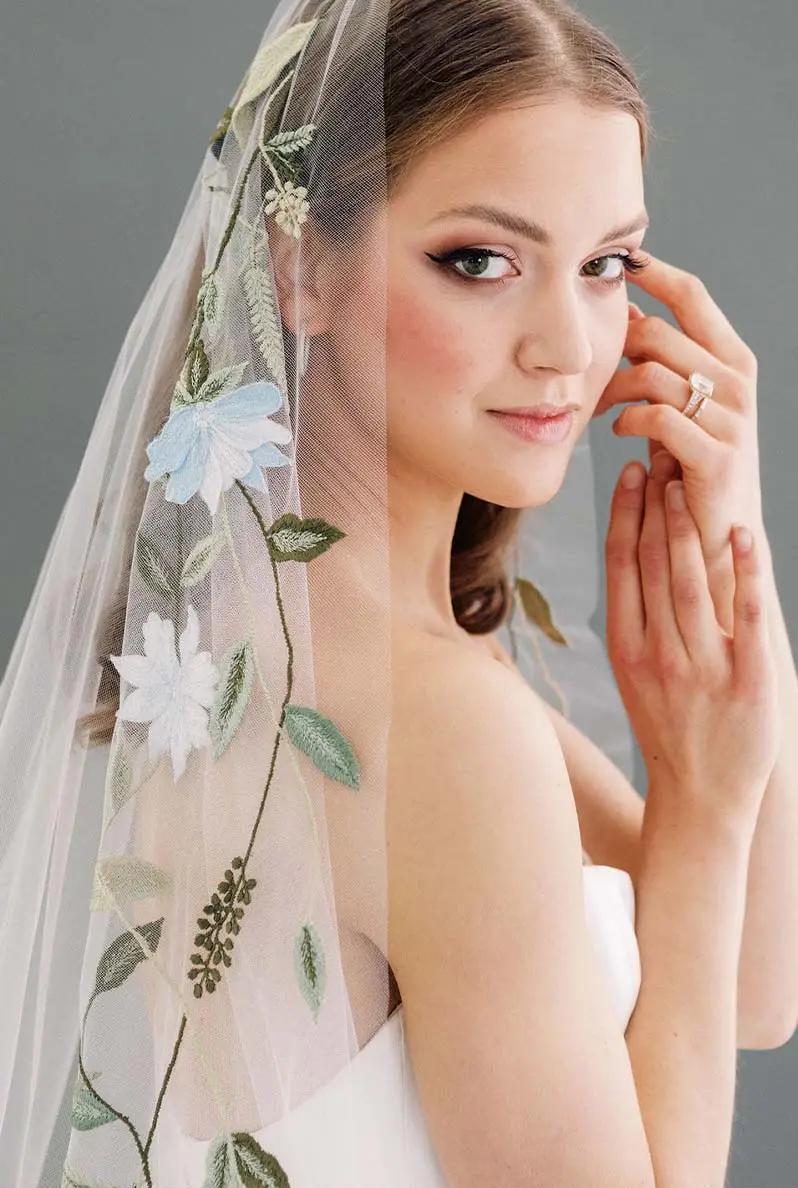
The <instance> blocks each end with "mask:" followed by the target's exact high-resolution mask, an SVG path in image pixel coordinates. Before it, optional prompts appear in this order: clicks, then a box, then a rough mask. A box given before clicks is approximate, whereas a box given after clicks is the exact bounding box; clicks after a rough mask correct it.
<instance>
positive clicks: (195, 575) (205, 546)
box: [180, 535, 225, 586]
mask: <svg viewBox="0 0 798 1188" xmlns="http://www.w3.org/2000/svg"><path fill="white" fill-rule="evenodd" d="M224 545H225V540H224V537H223V536H221V535H211V536H206V537H205V538H204V539H203V540H200V541H198V542H197V544H195V545H194V548H193V549H192V550H191V552H190V553H189V555H188V556H187V557H186V560H185V564H184V565H183V569H182V572H181V574H180V585H181V586H196V584H197V582H201V581H202V579H203V578H204V577H205V574H206V573H208V571H209V570H210V569H211V568H212V567H213V564H214V562H215V560H216V558H217V557H218V556H219V553H220V552H221V551H222V549H223V548H224Z"/></svg>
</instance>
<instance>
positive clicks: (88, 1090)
mask: <svg viewBox="0 0 798 1188" xmlns="http://www.w3.org/2000/svg"><path fill="white" fill-rule="evenodd" d="M116 1117H117V1116H116V1114H115V1113H114V1111H113V1110H112V1109H110V1108H109V1107H108V1106H106V1105H105V1103H104V1102H102V1101H100V1098H99V1097H98V1096H97V1094H96V1093H95V1092H94V1090H93V1089H92V1087H91V1085H90V1084H89V1083H88V1081H87V1080H86V1079H85V1077H84V1076H83V1074H82V1073H81V1072H80V1070H78V1075H77V1077H76V1078H75V1086H74V1089H73V1091H72V1125H73V1126H74V1128H75V1130H96V1129H97V1127H98V1126H105V1124H106V1123H107V1122H115V1121H116Z"/></svg>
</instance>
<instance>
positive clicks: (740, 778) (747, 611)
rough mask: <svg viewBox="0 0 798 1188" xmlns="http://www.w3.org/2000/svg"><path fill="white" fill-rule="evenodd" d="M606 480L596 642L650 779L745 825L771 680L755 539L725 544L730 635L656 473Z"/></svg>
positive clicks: (686, 528)
mask: <svg viewBox="0 0 798 1188" xmlns="http://www.w3.org/2000/svg"><path fill="white" fill-rule="evenodd" d="M630 470H631V471H636V472H637V473H638V475H640V476H641V477H642V479H643V480H644V483H645V486H638V487H637V488H630V487H625V486H623V485H622V484H621V483H619V484H618V485H617V486H616V488H615V491H614V494H613V500H612V508H611V513H610V524H609V530H608V533H607V540H606V546H605V560H606V566H607V648H608V654H609V658H610V661H611V663H612V667H613V671H614V673H615V676H616V680H617V682H618V687H619V690H620V693H621V697H622V699H623V702H624V705H625V706H626V710H627V713H628V714H629V719H630V722H631V724H632V727H633V729H634V732H635V736H636V738H637V741H638V744H639V746H640V750H641V753H642V756H643V759H644V761H645V764H646V768H647V770H648V774H649V777H650V780H651V783H650V785H649V789H650V791H649V794H651V791H652V790H656V794H657V795H668V796H678V797H679V798H680V803H681V804H682V805H684V807H685V809H688V808H691V807H694V806H698V807H699V809H700V810H701V811H702V813H703V812H704V810H707V809H708V810H710V812H709V813H708V814H707V817H708V819H711V818H712V814H713V813H714V812H715V811H716V810H717V812H718V814H719V816H720V815H722V816H723V817H725V818H728V815H729V814H732V815H733V816H736V818H737V819H738V820H741V821H743V822H744V823H745V825H746V826H747V827H750V826H751V825H752V823H753V822H755V821H756V817H757V814H758V811H759V804H760V801H761V798H762V794H763V793H764V790H765V787H766V785H767V781H768V778H769V776H770V772H771V770H772V768H773V765H774V764H775V762H776V758H777V755H778V748H779V745H780V741H781V739H780V735H781V715H780V714H779V713H778V684H777V677H776V671H775V665H774V662H773V657H772V652H771V648H770V643H769V639H768V634H767V622H766V606H765V601H764V586H763V573H762V566H761V556H760V549H759V542H758V541H756V539H755V538H753V536H752V548H751V550H750V551H749V552H747V553H745V552H743V551H742V550H741V549H740V548H739V547H738V546H737V545H736V544H735V546H734V548H733V565H734V578H735V592H734V599H733V612H734V622H733V628H734V630H733V634H732V635H728V634H727V633H726V632H724V631H723V629H722V628H721V627H720V626H719V624H718V622H717V619H716V617H715V613H714V608H713V605H712V600H711V598H710V594H709V587H708V583H707V573H706V566H705V563H704V558H703V555H702V550H701V541H700V537H699V533H698V527H697V524H696V522H695V519H694V518H693V516H692V515H691V513H690V511H689V509H688V508H687V507H686V506H685V507H684V508H683V509H681V510H680V509H678V508H674V507H671V506H670V505H668V506H667V508H666V501H665V499H664V498H663V496H664V492H665V490H666V487H667V489H668V490H676V491H677V492H678V491H679V490H681V491H682V492H683V484H682V483H681V482H678V481H676V482H673V481H672V482H669V483H667V484H665V483H663V482H661V481H660V480H658V479H656V478H651V477H648V478H647V479H646V476H645V473H644V471H643V467H642V464H641V463H640V462H633V463H630V464H628V465H627V466H626V467H625V468H624V472H623V474H624V475H625V474H626V473H627V472H628V471H630Z"/></svg>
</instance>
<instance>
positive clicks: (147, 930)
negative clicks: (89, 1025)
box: [94, 916, 164, 995]
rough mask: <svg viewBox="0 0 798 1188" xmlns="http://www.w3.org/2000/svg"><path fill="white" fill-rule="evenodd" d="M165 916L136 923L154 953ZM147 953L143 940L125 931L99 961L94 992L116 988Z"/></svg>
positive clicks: (99, 992) (101, 992)
mask: <svg viewBox="0 0 798 1188" xmlns="http://www.w3.org/2000/svg"><path fill="white" fill-rule="evenodd" d="M163 921H164V918H163V916H161V917H160V918H159V919H158V920H151V921H149V923H147V924H138V925H136V929H135V931H136V932H137V933H138V934H139V935H140V936H141V937H142V938H143V939H144V943H145V946H146V948H148V949H149V950H150V953H154V952H155V950H156V949H157V948H158V942H159V941H160V939H161V925H162V924H163ZM145 958H146V953H145V952H144V949H143V948H142V945H141V941H139V940H137V939H136V937H135V936H134V935H133V933H132V932H129V931H128V932H123V933H122V935H121V936H118V937H117V938H116V940H115V941H112V942H111V944H110V945H109V946H108V948H107V949H106V950H105V952H104V953H103V955H102V957H101V958H100V960H99V961H98V963H97V981H96V983H95V986H94V993H95V995H97V994H103V993H104V992H105V991H106V990H116V989H117V987H119V986H121V985H122V983H123V982H124V981H126V979H127V978H129V977H130V975H131V974H132V973H133V971H134V969H135V968H136V966H137V965H138V964H139V963H140V962H142V961H144V960H145Z"/></svg>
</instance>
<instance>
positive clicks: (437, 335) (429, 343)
mask: <svg viewBox="0 0 798 1188" xmlns="http://www.w3.org/2000/svg"><path fill="white" fill-rule="evenodd" d="M388 352H389V363H390V368H391V371H392V372H393V373H394V374H395V375H401V376H402V377H403V378H404V380H405V381H412V378H413V376H414V375H416V376H418V378H419V387H423V388H425V389H427V390H432V391H436V390H437V391H439V392H441V391H447V392H452V391H453V390H460V389H461V388H464V387H466V385H467V383H468V380H469V377H470V379H471V381H472V382H473V379H474V374H475V368H476V366H477V358H476V357H475V354H474V344H473V336H472V335H469V334H468V333H467V331H466V329H465V328H464V327H463V326H462V324H461V323H459V322H458V321H457V320H456V319H454V318H452V317H451V315H449V316H448V317H447V316H446V315H445V314H444V313H442V312H441V310H440V308H438V307H435V306H433V305H431V304H430V303H428V302H424V301H420V300H419V299H418V296H417V294H396V293H391V297H390V304H389V308H388Z"/></svg>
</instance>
